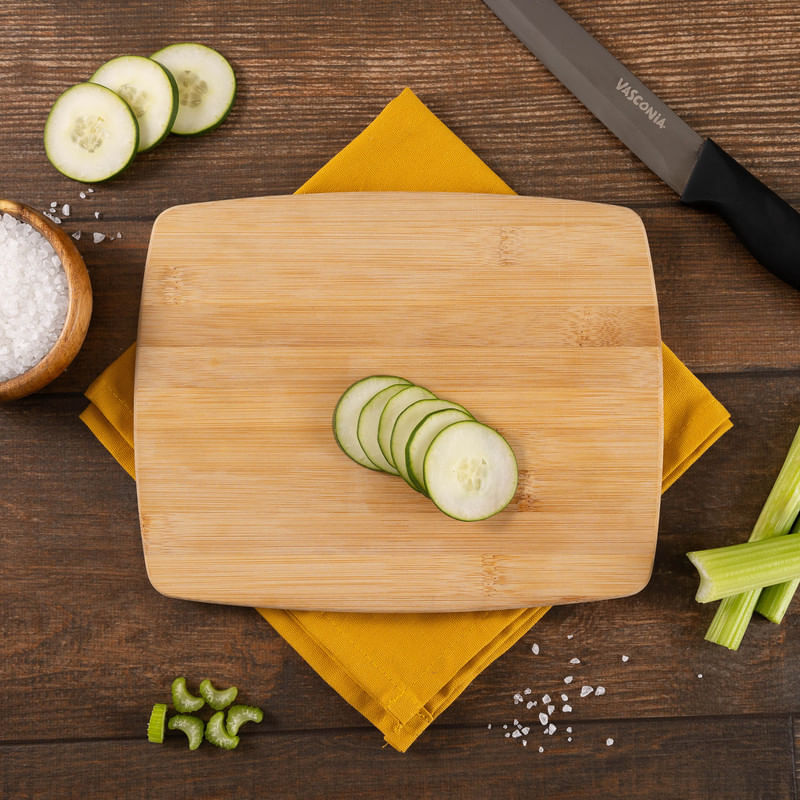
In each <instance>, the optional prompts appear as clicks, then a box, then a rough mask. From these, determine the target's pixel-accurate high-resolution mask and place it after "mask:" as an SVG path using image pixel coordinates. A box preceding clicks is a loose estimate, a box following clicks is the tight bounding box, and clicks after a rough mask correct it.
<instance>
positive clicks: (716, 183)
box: [681, 139, 800, 289]
mask: <svg viewBox="0 0 800 800" xmlns="http://www.w3.org/2000/svg"><path fill="white" fill-rule="evenodd" d="M681 202H682V203H686V205H688V206H696V207H698V208H707V209H710V210H712V211H715V212H716V213H717V214H719V216H721V217H722V218H723V219H724V220H725V222H727V223H728V225H730V226H731V228H732V229H733V231H734V232H735V233H736V235H737V236H738V237H739V238H740V239H741V240H742V242H744V244H745V246H746V247H747V249H748V250H749V251H750V252H751V253H752V254H753V255H754V256H755V257H756V258H757V259H758V260H759V261H760V262H761V263H762V264H763V265H764V266H765V267H766V268H767V269H768V270H769V271H770V272H772V273H773V274H774V275H777V276H778V277H779V278H780V279H781V280H783V281H786V283H788V284H789V285H790V286H793V287H794V288H795V289H800V214H798V213H797V211H795V210H794V209H793V208H792V207H791V206H790V205H789V204H788V203H787V202H786V201H785V200H784V199H783V198H781V197H779V196H778V195H777V194H775V192H773V191H772V189H770V188H768V187H767V186H765V185H764V184H763V183H761V181H760V180H758V178H756V177H755V176H754V175H751V174H750V173H749V172H748V171H747V170H746V169H745V168H744V167H743V166H742V165H741V164H740V163H739V162H738V161H737V160H736V159H735V158H732V157H731V156H729V155H728V154H727V153H726V152H725V151H724V150H723V149H722V148H721V147H720V146H719V145H717V144H715V143H714V142H713V141H711V139H706V140H705V142H703V146H702V147H701V148H700V155H699V156H698V158H697V163H696V164H695V166H694V169H693V170H692V174H691V175H690V176H689V180H688V182H687V183H686V187H685V189H684V190H683V194H682V195H681Z"/></svg>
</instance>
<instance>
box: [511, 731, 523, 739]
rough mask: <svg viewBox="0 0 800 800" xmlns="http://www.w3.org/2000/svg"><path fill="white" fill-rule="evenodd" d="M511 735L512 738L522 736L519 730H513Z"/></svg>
mask: <svg viewBox="0 0 800 800" xmlns="http://www.w3.org/2000/svg"><path fill="white" fill-rule="evenodd" d="M511 736H512V738H514V739H518V738H519V737H520V736H522V734H521V733H520V732H519V731H514V732H513V733H512V734H511Z"/></svg>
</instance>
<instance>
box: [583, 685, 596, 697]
mask: <svg viewBox="0 0 800 800" xmlns="http://www.w3.org/2000/svg"><path fill="white" fill-rule="evenodd" d="M593 691H594V689H593V688H592V687H591V686H581V697H588V696H589V695H590V694H591V693H592V692H593Z"/></svg>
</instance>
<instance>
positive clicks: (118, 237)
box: [117, 231, 122, 239]
mask: <svg viewBox="0 0 800 800" xmlns="http://www.w3.org/2000/svg"><path fill="white" fill-rule="evenodd" d="M121 238H122V234H121V233H120V232H119V231H117V239H121Z"/></svg>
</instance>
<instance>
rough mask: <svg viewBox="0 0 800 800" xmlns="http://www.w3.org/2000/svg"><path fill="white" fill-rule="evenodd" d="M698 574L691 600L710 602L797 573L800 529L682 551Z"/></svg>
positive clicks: (784, 578)
mask: <svg viewBox="0 0 800 800" xmlns="http://www.w3.org/2000/svg"><path fill="white" fill-rule="evenodd" d="M686 555H687V556H688V558H689V561H691V562H692V564H694V566H695V568H696V569H697V572H698V573H699V574H700V586H699V587H698V589H697V595H696V596H695V600H697V602H698V603H710V602H711V601H712V600H719V599H721V598H723V597H730V596H731V595H740V594H742V593H744V592H750V591H753V590H756V591H757V590H758V589H760V588H761V587H762V586H773V585H775V584H778V583H781V582H782V581H786V580H795V579H797V578H798V577H800V533H792V534H789V535H787V536H776V537H773V538H772V539H762V540H761V541H760V542H744V543H743V544H732V545H729V546H728V547H714V548H712V549H710V550H695V551H694V552H692V553H687V554H686Z"/></svg>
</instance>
